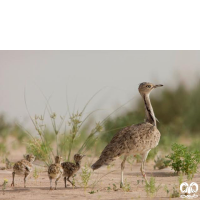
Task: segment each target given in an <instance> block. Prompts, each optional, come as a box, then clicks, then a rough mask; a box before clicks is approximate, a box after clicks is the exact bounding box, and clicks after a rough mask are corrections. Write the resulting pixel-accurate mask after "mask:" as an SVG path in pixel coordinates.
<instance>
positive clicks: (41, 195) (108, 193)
mask: <svg viewBox="0 0 200 200" xmlns="http://www.w3.org/2000/svg"><path fill="white" fill-rule="evenodd" d="M22 151H23V150H22ZM20 159H21V157H20V156H19V155H17V154H16V155H15V154H14V155H12V157H11V160H12V161H17V160H20ZM85 162H91V161H90V160H85ZM120 162H121V160H120V159H118V160H117V161H116V162H115V163H114V166H111V167H110V168H107V167H102V168H100V169H99V170H97V171H95V172H94V173H93V174H92V175H91V179H90V182H89V185H90V184H92V183H94V181H95V180H97V179H99V178H100V177H102V176H104V175H105V174H107V175H106V176H104V177H103V178H102V179H101V180H100V181H99V183H98V184H97V185H96V186H95V187H94V188H93V187H91V186H90V187H88V188H84V187H81V186H80V185H79V183H76V185H77V187H76V188H73V187H72V186H71V185H68V188H66V189H65V188H64V181H63V178H62V179H60V180H59V182H58V188H57V190H53V191H52V190H51V191H50V190H49V179H48V176H47V168H44V167H40V166H38V162H35V165H34V167H36V168H37V169H38V171H40V173H39V177H38V178H37V179H35V178H34V177H33V172H32V173H31V175H30V176H29V177H28V180H27V188H23V177H20V176H17V175H16V179H15V187H14V188H12V187H11V186H10V185H11V181H12V174H11V173H12V170H0V183H2V182H3V179H4V178H6V179H8V184H7V187H6V190H5V194H4V195H3V192H2V187H1V188H0V189H1V190H0V199H1V200H13V199H14V200H25V199H26V200H38V199H42V200H44V199H48V200H49V199H57V200H66V199H69V200H78V199H84V200H85V199H88V200H89V199H91V200H94V199H98V200H118V199H120V200H125V199H170V198H169V197H167V193H166V192H165V190H164V186H165V185H167V187H168V188H169V190H170V193H172V187H173V186H174V185H177V186H178V184H179V183H178V177H177V176H175V175H174V174H173V172H172V171H171V170H170V169H169V168H166V169H163V170H154V169H153V163H147V164H146V167H145V168H146V174H147V177H148V178H149V177H151V176H153V177H155V178H156V185H161V188H160V189H159V191H158V192H157V194H156V195H155V196H154V197H152V198H150V197H149V196H147V194H146V192H145V186H144V183H142V180H143V179H142V177H141V174H140V164H139V163H135V164H133V165H130V164H129V163H126V168H125V173H124V179H126V182H127V183H129V184H130V187H131V191H130V192H126V191H124V190H123V189H120V188H119V183H120ZM83 165H84V164H83ZM83 165H82V166H83ZM0 166H4V164H3V163H0ZM80 173H81V170H80V171H79V172H78V173H77V176H76V180H77V181H78V182H81V177H80ZM108 173H109V174H108ZM138 180H139V184H138ZM184 181H187V180H186V178H185V177H184ZM193 182H196V183H198V184H199V185H200V175H199V174H196V175H195V177H194V179H193ZM188 183H190V182H188ZM113 184H116V186H117V191H114V190H113ZM91 191H94V193H93V194H90V193H89V192H91ZM197 194H198V192H197ZM199 195H200V194H199ZM168 196H169V195H168ZM175 199H181V198H180V197H178V198H175Z"/></svg>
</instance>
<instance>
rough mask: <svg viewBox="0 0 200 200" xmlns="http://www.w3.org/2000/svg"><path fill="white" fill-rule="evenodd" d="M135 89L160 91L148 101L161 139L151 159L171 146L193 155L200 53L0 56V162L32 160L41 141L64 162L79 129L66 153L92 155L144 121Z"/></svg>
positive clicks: (198, 143) (199, 126)
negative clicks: (21, 155) (148, 86)
mask: <svg viewBox="0 0 200 200" xmlns="http://www.w3.org/2000/svg"><path fill="white" fill-rule="evenodd" d="M141 82H152V83H155V84H163V85H164V87H163V88H159V89H158V90H155V91H153V92H152V93H151V101H152V105H153V108H154V112H155V115H156V117H157V118H158V120H159V123H158V129H159V130H160V132H161V135H162V136H161V141H160V143H159V146H158V147H157V148H156V149H155V151H151V152H152V153H151V154H150V158H154V157H155V155H157V153H158V152H164V151H168V150H169V148H170V147H171V144H172V143H173V142H176V141H179V142H181V143H184V144H186V145H190V146H191V149H194V150H195V149H199V148H200V138H199V134H200V122H199V120H200V106H199V102H200V51H0V94H1V100H0V155H1V156H2V157H8V156H13V155H14V154H15V152H13V151H11V150H12V149H21V151H23V152H26V151H28V152H34V153H35V154H37V152H35V151H37V149H36V148H35V147H34V148H33V146H34V145H35V142H36V141H37V142H39V144H38V143H37V145H40V147H41V148H42V145H43V143H42V138H45V141H48V147H49V148H50V149H51V151H54V152H55V151H56V147H55V148H54V146H55V145H54V143H55V141H56V137H57V138H58V144H57V152H60V153H61V154H64V155H65V158H66V159H67V157H68V159H70V156H69V155H68V152H69V148H70V147H69V146H70V145H69V144H70V143H71V141H72V140H71V139H72V137H73V134H74V127H76V128H77V127H78V128H79V125H80V124H81V123H82V122H84V124H83V126H81V127H80V130H78V132H77V133H76V134H75V139H74V146H73V147H71V148H72V151H78V150H80V147H82V145H83V144H84V143H85V142H86V146H85V147H84V148H85V151H87V150H88V149H89V148H90V149H91V148H93V149H94V150H95V152H92V153H93V154H95V155H99V153H100V152H101V151H102V149H103V148H104V146H105V145H106V144H107V143H108V142H109V141H110V140H111V138H112V137H113V135H114V134H115V133H116V132H117V131H119V130H120V129H121V128H123V127H125V126H129V125H131V124H136V123H140V122H143V121H144V116H145V115H144V105H143V101H142V98H141V97H140V94H139V93H138V85H139V84H140V83H141ZM96 93H97V94H96ZM95 94H96V95H95ZM92 96H94V98H92V99H91V97H92ZM90 100H91V101H90ZM88 101H89V102H88ZM87 103H88V104H87ZM85 105H86V109H84V107H85ZM82 110H84V114H83V116H81V117H83V118H82V119H80V118H79V117H78V118H77V116H75V115H76V114H77V113H78V114H80V113H81V114H82V112H81V111H82ZM29 114H30V116H29ZM41 115H42V117H40V116H41ZM87 116H88V117H87ZM43 117H44V119H43ZM74 119H76V120H80V121H81V123H79V122H77V121H76V120H74ZM84 119H86V120H84ZM38 120H40V122H38ZM52 120H55V121H54V122H53V123H55V124H58V125H57V127H56V128H55V126H54V125H53V124H52ZM73 120H74V121H73ZM98 122H99V124H98V125H100V126H101V127H100V128H99V127H98V126H97V124H96V123H98ZM102 122H103V123H102ZM73 123H75V125H74V124H73ZM76 123H78V124H76ZM52 125H53V126H52ZM37 126H38V127H39V128H41V127H42V128H41V131H42V134H43V135H42V137H41V135H40V132H39V131H38V129H37ZM95 128H99V129H98V130H96V129H95ZM58 129H59V130H58ZM94 129H95V134H93V136H94V135H95V136H94V137H93V140H90V141H89V142H88V135H91V133H92V130H94ZM100 129H101V131H100ZM93 132H94V131H93ZM57 134H58V135H57ZM30 135H31V136H30ZM89 139H90V138H89ZM93 141H96V145H95V147H92V145H94V143H93ZM46 144H47V143H46ZM70 151H71V150H70ZM92 153H91V152H89V153H88V154H92ZM44 156H45V155H44ZM38 157H40V155H38ZM41 159H43V160H45V158H44V157H43V158H41Z"/></svg>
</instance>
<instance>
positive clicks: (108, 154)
mask: <svg viewBox="0 0 200 200" xmlns="http://www.w3.org/2000/svg"><path fill="white" fill-rule="evenodd" d="M161 86H162V85H153V84H152V83H148V82H143V83H141V84H140V85H139V88H138V90H139V92H140V94H141V96H142V98H143V100H144V105H145V114H146V119H145V122H143V123H140V124H136V125H132V126H129V127H126V128H124V129H122V130H121V131H119V132H118V133H117V134H116V135H115V136H114V137H113V138H112V140H111V141H110V143H109V144H108V145H107V146H106V147H105V148H104V150H103V151H102V153H101V156H100V158H99V159H98V160H97V161H96V162H95V163H94V164H93V165H92V166H91V168H92V169H93V170H96V169H98V168H100V167H101V166H102V165H108V164H109V163H110V162H112V161H113V160H115V159H116V158H117V157H119V156H121V155H124V160H123V162H122V164H121V170H122V173H121V185H120V186H121V187H122V186H123V170H124V165H125V161H126V158H127V156H128V155H136V154H140V155H141V156H142V165H141V172H142V175H143V177H144V178H145V180H146V181H147V179H146V175H145V172H144V163H145V160H146V158H147V155H148V153H149V151H150V150H151V149H152V148H155V147H156V146H157V145H158V143H159V140H160V132H159V130H158V129H157V127H156V118H155V115H154V112H153V108H152V106H151V102H150V99H149V94H150V92H151V91H152V90H153V89H154V88H157V87H161Z"/></svg>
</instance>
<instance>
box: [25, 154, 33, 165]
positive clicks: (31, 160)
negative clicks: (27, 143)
mask: <svg viewBox="0 0 200 200" xmlns="http://www.w3.org/2000/svg"><path fill="white" fill-rule="evenodd" d="M25 158H26V160H28V161H29V162H31V163H32V162H33V161H34V160H35V156H34V155H32V154H27V155H26V156H25Z"/></svg>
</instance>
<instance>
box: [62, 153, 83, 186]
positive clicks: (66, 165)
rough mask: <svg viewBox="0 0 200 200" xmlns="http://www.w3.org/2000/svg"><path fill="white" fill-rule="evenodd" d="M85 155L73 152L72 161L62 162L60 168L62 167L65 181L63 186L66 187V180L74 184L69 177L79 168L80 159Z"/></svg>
mask: <svg viewBox="0 0 200 200" xmlns="http://www.w3.org/2000/svg"><path fill="white" fill-rule="evenodd" d="M84 156H85V155H81V154H75V155H74V162H75V163H71V162H63V163H62V164H61V165H62V168H63V176H64V182H65V188H66V187H67V183H66V182H67V181H68V182H70V183H71V184H72V186H75V185H74V184H73V183H72V182H71V181H70V180H69V178H70V177H71V176H73V175H74V174H75V173H76V172H77V171H78V170H79V169H80V168H81V160H82V158H83V157H84Z"/></svg>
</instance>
